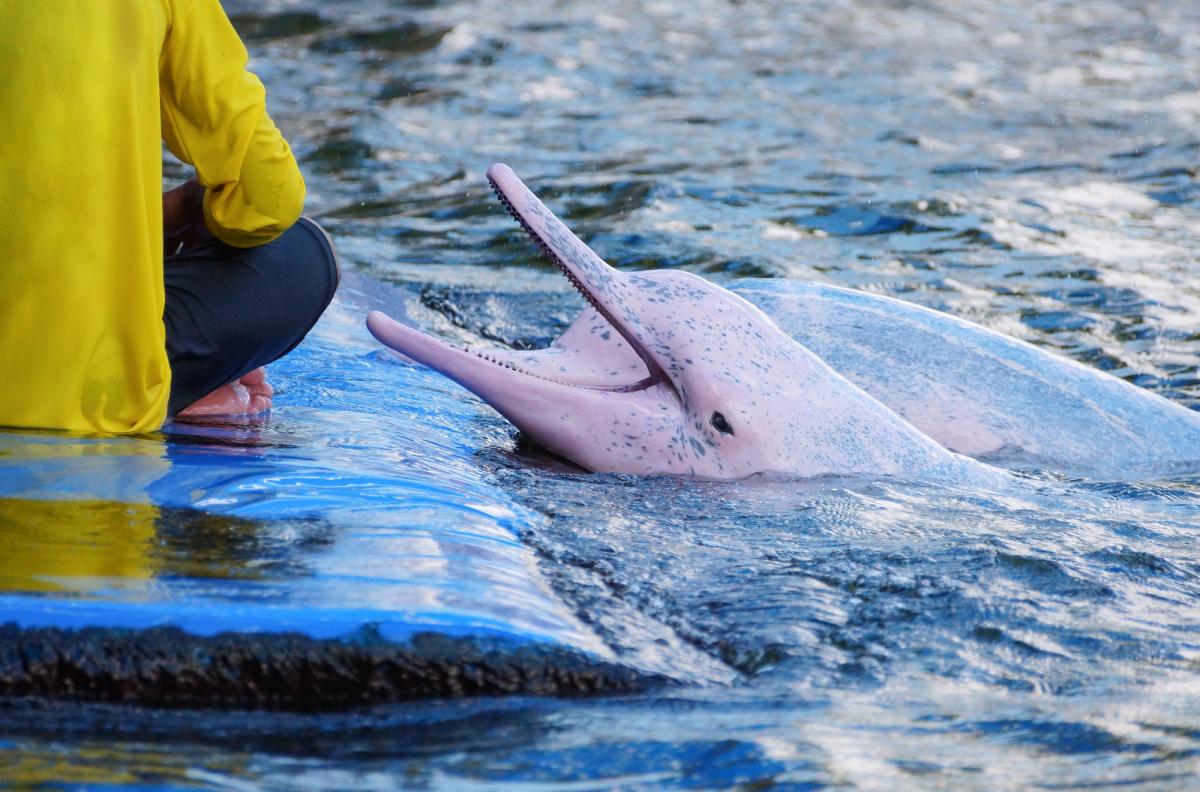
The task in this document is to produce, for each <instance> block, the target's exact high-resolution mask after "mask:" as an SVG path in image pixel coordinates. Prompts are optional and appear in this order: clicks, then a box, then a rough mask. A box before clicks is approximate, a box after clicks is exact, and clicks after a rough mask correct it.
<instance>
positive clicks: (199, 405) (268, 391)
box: [175, 368, 275, 421]
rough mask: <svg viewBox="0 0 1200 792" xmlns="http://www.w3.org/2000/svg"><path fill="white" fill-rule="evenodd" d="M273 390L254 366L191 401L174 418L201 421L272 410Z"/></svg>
mask: <svg viewBox="0 0 1200 792" xmlns="http://www.w3.org/2000/svg"><path fill="white" fill-rule="evenodd" d="M273 395H275V389H274V388H272V387H271V384H270V383H269V382H267V374H266V372H265V371H263V369H261V368H256V369H254V371H251V372H250V373H249V374H246V375H245V376H243V377H241V378H239V379H236V380H234V381H233V382H231V383H229V384H228V385H224V386H222V387H220V388H217V389H216V390H215V391H213V392H212V393H210V394H208V395H207V396H205V397H204V398H202V399H200V400H198V401H196V402H193V403H192V404H191V405H190V406H188V407H187V408H186V409H184V410H182V411H180V413H179V414H178V415H176V416H175V420H177V421H197V420H200V421H203V420H205V419H207V418H216V417H220V416H230V415H256V414H258V413H261V412H266V411H267V410H269V409H271V397H272V396H273Z"/></svg>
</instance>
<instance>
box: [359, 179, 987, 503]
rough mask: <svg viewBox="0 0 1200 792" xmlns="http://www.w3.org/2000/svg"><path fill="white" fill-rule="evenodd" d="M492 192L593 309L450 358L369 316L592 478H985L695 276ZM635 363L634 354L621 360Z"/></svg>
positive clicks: (440, 347) (520, 187)
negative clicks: (622, 268)
mask: <svg viewBox="0 0 1200 792" xmlns="http://www.w3.org/2000/svg"><path fill="white" fill-rule="evenodd" d="M487 176H488V180H489V181H490V182H491V184H492V187H493V188H494V189H495V190H496V193H497V195H498V196H499V197H500V200H501V201H503V202H504V204H505V205H506V206H507V207H508V209H509V211H510V212H511V213H512V215H513V217H514V218H516V220H517V221H518V222H519V223H520V224H521V225H522V226H523V227H524V229H525V231H526V232H527V233H528V234H529V235H530V236H531V237H532V238H533V240H534V241H535V242H536V243H537V244H538V245H539V246H540V247H541V248H542V250H543V251H544V252H545V254H546V255H547V256H548V257H549V258H550V259H551V260H552V261H553V262H554V263H555V264H556V265H557V266H558V267H559V269H561V270H562V272H563V274H564V275H566V276H567V278H568V279H569V280H570V281H571V283H572V284H574V286H575V287H576V288H577V289H578V290H579V291H580V293H582V294H583V296H584V297H585V298H586V300H587V301H588V303H589V304H590V306H591V308H590V309H588V310H586V311H585V312H584V314H583V315H582V316H581V317H580V318H579V319H577V320H576V321H575V323H574V324H573V325H572V326H571V327H570V328H569V329H568V330H567V332H566V333H564V334H563V336H562V337H561V338H559V339H558V340H557V341H556V342H555V343H554V345H552V346H551V347H550V348H549V349H547V350H542V351H540V352H529V353H516V352H502V351H498V350H473V349H471V348H460V347H456V346H453V345H450V344H448V343H446V342H444V341H441V340H439V339H436V338H433V337H430V336H428V335H425V334H424V333H421V332H420V331H418V330H416V329H413V328H411V327H408V326H406V325H402V324H400V323H398V322H396V321H394V320H393V319H391V318H390V317H388V316H386V315H384V314H382V313H380V312H377V311H376V312H373V313H372V314H371V315H370V316H368V317H367V327H368V328H369V329H370V331H371V333H372V334H373V335H374V336H375V337H376V338H377V339H379V341H381V342H382V343H384V344H386V345H387V346H389V347H391V348H392V349H394V350H396V351H398V352H400V353H402V354H403V355H406V356H407V357H409V358H411V359H413V360H415V361H417V362H419V363H422V364H424V365H426V366H429V367H430V368H433V369H435V370H436V371H438V372H440V373H441V374H443V375H445V376H447V377H449V378H450V379H452V380H454V381H455V382H457V383H459V384H460V385H462V386H464V387H466V388H468V389H469V390H471V391H473V392H474V393H475V394H476V395H478V396H479V397H480V398H481V399H483V400H484V401H486V402H487V403H488V404H490V405H491V406H492V407H494V408H495V409H496V410H497V411H498V412H499V413H500V414H501V415H503V416H504V417H505V418H507V419H508V420H509V421H511V422H512V423H513V424H514V425H515V426H516V427H517V428H518V429H520V430H521V431H522V432H523V433H524V434H525V435H526V436H528V437H529V438H530V439H532V440H533V441H534V442H536V443H538V444H539V445H541V446H542V447H544V448H546V449H547V450H549V451H551V452H553V453H555V454H558V455H560V456H562V457H565V458H567V459H569V460H571V461H573V462H575V463H576V464H578V465H581V466H582V467H584V468H587V469H589V470H592V471H597V472H624V473H636V474H663V473H665V474H679V475H688V476H699V477H705V478H714V479H735V478H742V477H746V476H751V475H755V474H768V475H776V476H785V477H797V478H808V477H815V476H826V475H833V476H858V475H869V476H877V475H887V476H897V477H902V478H916V477H920V478H936V479H941V480H946V479H964V478H978V477H982V476H986V475H989V472H990V470H991V469H990V468H988V467H987V466H985V465H982V464H980V463H977V462H975V461H974V460H971V459H968V458H966V457H964V456H961V455H959V454H957V453H954V452H952V451H948V450H947V449H946V448H944V447H942V446H941V445H939V444H938V443H936V442H934V441H933V440H931V439H930V438H929V437H927V436H926V435H924V434H922V433H921V432H920V431H918V430H917V429H915V428H913V426H911V425H910V424H908V423H906V422H905V421H904V420H903V419H901V418H900V417H899V416H897V415H896V413H894V412H892V410H890V409H889V408H887V407H885V406H884V405H883V404H882V403H880V402H879V401H878V400H876V399H875V398H873V397H872V396H870V395H869V394H867V393H866V392H865V391H863V390H862V389H861V388H859V387H858V386H856V385H854V384H853V383H851V382H850V381H849V380H847V379H846V378H844V377H842V376H841V375H840V374H838V373H837V372H835V371H834V370H833V369H831V368H830V367H829V366H827V365H826V364H825V363H824V362H823V361H822V360H821V359H820V358H818V357H817V356H816V355H814V354H813V353H812V352H810V351H809V350H807V349H806V348H805V347H803V346H801V345H800V344H799V343H797V342H796V341H795V340H793V339H792V338H791V337H790V336H788V335H787V334H786V333H784V332H783V331H782V330H780V329H779V327H778V326H776V324H775V322H773V321H772V320H771V319H770V318H769V317H768V316H767V315H766V314H764V313H763V312H762V311H760V310H759V309H758V308H756V307H755V306H753V305H751V304H750V303H749V302H747V301H746V300H744V299H743V298H741V297H739V296H737V295H735V294H733V293H732V292H729V291H727V290H725V289H723V288H721V287H720V286H717V285H716V284H713V283H710V282H709V281H706V280H704V279H703V278H700V277H698V276H696V275H693V274H691V273H687V272H682V271H678V270H659V271H653V272H645V273H632V274H627V273H622V272H619V271H618V270H615V269H613V268H612V267H610V266H609V265H608V264H606V263H605V262H604V261H603V260H601V259H600V257H599V256H597V255H596V254H595V253H594V252H593V251H592V250H591V249H590V248H589V247H588V246H587V245H585V244H584V243H583V242H582V241H581V240H580V239H578V238H577V237H576V236H575V235H574V234H572V233H571V232H570V231H569V230H568V229H567V227H566V226H565V225H563V223H562V222H561V221H560V220H559V219H558V218H557V217H555V216H554V215H553V214H552V213H551V212H550V210H549V209H547V208H546V207H545V206H544V205H543V204H542V202H541V201H539V200H538V199H537V197H536V196H534V195H533V193H531V192H530V191H529V190H528V189H527V188H526V187H525V185H524V184H522V183H521V181H520V180H519V179H518V178H517V177H516V175H515V174H514V173H513V172H512V171H511V170H510V169H509V168H508V167H507V166H505V165H493V166H492V167H491V168H489V169H488V173H487ZM631 352H632V353H633V354H630V353H631Z"/></svg>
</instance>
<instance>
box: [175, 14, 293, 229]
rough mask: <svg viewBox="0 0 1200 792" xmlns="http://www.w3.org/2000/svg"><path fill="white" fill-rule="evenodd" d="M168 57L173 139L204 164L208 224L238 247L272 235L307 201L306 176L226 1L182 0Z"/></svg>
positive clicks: (181, 152) (186, 156)
mask: <svg viewBox="0 0 1200 792" xmlns="http://www.w3.org/2000/svg"><path fill="white" fill-rule="evenodd" d="M171 6H172V11H173V13H172V18H171V21H170V25H169V28H168V31H167V36H166V40H165V42H164V44H163V49H162V54H161V56H160V59H159V88H160V91H159V93H160V95H161V97H162V131H163V140H164V141H165V142H166V144H167V147H168V148H169V149H170V150H171V153H173V154H174V155H175V156H176V157H178V158H179V159H180V160H182V161H184V162H187V163H189V164H191V165H193V166H194V167H195V168H196V178H197V180H198V181H199V183H200V184H201V185H203V186H204V187H205V188H206V189H205V191H204V197H203V202H202V211H203V216H204V224H205V226H206V227H207V229H208V230H209V231H210V232H211V233H212V234H213V235H214V236H216V237H217V238H218V239H220V240H221V241H222V242H225V243H226V244H229V245H233V246H235V247H252V246H254V245H261V244H263V243H265V242H269V241H271V240H272V239H274V238H275V237H277V236H279V235H280V234H282V233H283V232H284V231H286V230H287V229H288V228H289V227H290V226H291V225H292V223H294V222H295V221H296V218H297V217H299V216H300V211H301V209H302V208H303V205H304V179H303V178H302V177H301V175H300V169H299V167H298V166H297V165H296V159H295V157H294V156H292V150H291V149H290V148H289V147H288V144H287V141H285V140H284V139H283V135H281V134H280V132H279V129H278V128H276V126H275V124H274V123H273V122H272V121H271V118H270V116H268V115H267V108H266V91H265V89H264V88H263V85H262V83H261V82H260V81H259V79H258V78H257V77H255V76H254V75H253V74H251V73H250V72H249V71H246V62H247V60H248V56H247V53H246V48H245V47H244V46H243V45H242V42H241V39H239V38H238V35H237V33H236V32H235V31H234V29H233V26H232V25H231V24H230V23H229V19H228V18H227V17H226V16H225V12H224V10H223V9H222V8H221V5H220V3H219V2H218V1H217V0H176V2H174V3H172V4H171Z"/></svg>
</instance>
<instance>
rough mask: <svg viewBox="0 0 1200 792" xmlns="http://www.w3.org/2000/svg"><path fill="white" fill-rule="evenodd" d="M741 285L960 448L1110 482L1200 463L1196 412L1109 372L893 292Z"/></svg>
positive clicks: (876, 392)
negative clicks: (914, 302)
mask: <svg viewBox="0 0 1200 792" xmlns="http://www.w3.org/2000/svg"><path fill="white" fill-rule="evenodd" d="M781 287H782V288H781ZM736 290H737V292H738V293H739V294H741V295H742V296H744V297H745V298H746V299H748V300H749V301H750V302H752V303H754V304H755V305H757V306H758V307H760V308H761V309H762V310H764V311H765V312H767V313H768V314H770V316H771V317H772V318H773V319H774V320H775V322H776V323H777V324H778V325H779V326H780V327H781V328H782V329H783V330H784V331H785V332H786V333H788V334H789V335H791V336H792V337H794V338H795V339H796V340H797V341H799V342H800V343H802V344H803V345H804V346H806V347H807V348H809V349H811V350H812V351H813V352H814V353H816V354H817V355H819V356H820V357H821V359H823V360H824V361H825V362H826V363H828V364H829V365H830V366H831V367H833V368H834V369H835V370H837V371H838V373H840V374H842V375H844V376H845V377H846V378H847V379H849V380H850V381H851V382H854V383H855V384H856V385H858V386H859V387H861V388H863V389H864V390H865V391H867V392H868V393H870V394H871V395H872V396H874V397H876V398H877V399H879V400H880V401H881V402H883V403H884V404H886V405H887V406H888V407H890V408H892V409H893V410H894V411H895V412H897V413H899V414H900V415H901V416H903V417H904V419H905V420H907V421H908V422H909V423H911V424H912V425H913V426H915V427H917V428H918V429H920V430H921V431H922V432H924V433H925V434H927V435H929V436H930V437H932V438H933V439H934V440H937V441H938V442H939V443H941V444H942V445H944V446H946V447H947V448H950V449H953V450H955V451H958V452H959V453H962V454H966V455H968V456H971V457H975V458H983V459H987V460H989V461H994V462H997V463H1003V464H1005V465H1009V466H1011V465H1017V466H1021V467H1039V468H1044V469H1049V470H1054V471H1057V472H1060V473H1066V474H1069V475H1083V476H1089V477H1099V478H1105V479H1122V480H1128V479H1132V478H1143V477H1150V476H1160V475H1166V474H1171V473H1176V472H1190V471H1195V470H1198V469H1200V413H1198V412H1196V411H1194V410H1189V409H1187V408H1186V407H1183V406H1181V405H1179V404H1176V403H1174V402H1172V401H1169V400H1168V399H1165V398H1163V397H1162V396H1159V395H1158V394H1156V393H1153V392H1152V391H1149V390H1146V389H1145V388H1140V387H1138V386H1136V385H1133V384H1131V383H1129V382H1126V381H1125V380H1122V379H1119V378H1117V377H1114V376H1112V375H1111V374H1108V373H1106V372H1103V371H1099V370H1097V369H1094V368H1091V367H1089V366H1085V365H1083V364H1081V363H1077V362H1075V361H1073V360H1070V359H1068V358H1064V357H1061V356H1059V355H1055V354H1052V353H1050V352H1047V351H1046V350H1044V349H1041V348H1039V347H1035V346H1033V345H1032V344H1029V343H1026V342H1024V341H1020V340H1017V339H1015V338H1011V337H1009V336H1006V335H1003V334H1001V333H997V332H995V331H992V330H988V329H987V328H985V327H981V326H979V325H977V324H973V323H971V322H968V321H965V320H962V319H959V318H957V317H954V316H951V315H949V314H945V313H941V312H939V311H934V310H930V309H928V308H923V307H921V306H917V305H913V304H912V303H907V302H904V301H902V300H896V299H893V298H890V297H883V296H880V295H874V294H868V293H866V292H860V291H854V290H852V289H843V288H840V287H837V286H825V285H821V284H814V283H797V282H794V281H787V282H779V281H775V282H772V281H767V280H756V281H743V282H741V283H740V284H739V285H738V286H737V287H736Z"/></svg>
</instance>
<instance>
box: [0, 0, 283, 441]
mask: <svg viewBox="0 0 1200 792" xmlns="http://www.w3.org/2000/svg"><path fill="white" fill-rule="evenodd" d="M0 20H2V22H0V426H11V427H31V428H33V427H36V428H48V429H67V430H72V431H80V432H144V431H149V430H153V429H156V428H158V427H159V426H160V425H161V424H162V422H163V420H164V419H165V417H166V409H167V397H168V395H169V392H170V385H171V371H170V366H169V365H168V362H167V355H166V347H165V331H164V328H163V321H162V315H163V299H164V298H163V259H162V236H163V230H162V142H163V141H165V142H166V144H167V147H168V148H170V150H171V152H172V153H173V154H175V155H176V156H177V157H179V158H180V159H181V160H183V161H185V162H188V163H190V164H192V165H194V166H195V167H196V173H197V178H198V179H199V181H200V182H201V184H203V185H204V186H205V187H206V188H207V191H206V195H205V200H204V213H205V221H206V224H207V225H208V228H209V230H210V231H212V232H213V234H215V235H216V236H217V237H218V238H219V239H221V240H223V241H225V242H227V243H228V244H231V245H236V246H239V247H249V246H253V245H257V244H262V243H264V242H267V241H270V240H271V239H273V238H275V237H276V236H278V235H279V234H280V233H282V232H283V231H284V230H286V229H287V228H288V227H289V226H290V225H291V224H292V223H293V222H295V220H296V218H297V216H298V215H299V214H300V210H301V206H302V204H303V202H304V182H303V179H302V178H301V176H300V171H299V169H298V168H297V166H296V161H295V158H294V157H293V156H292V152H291V150H290V149H289V148H288V145H287V142H286V141H284V139H283V137H282V135H280V133H279V130H278V129H277V128H276V127H275V125H274V124H273V123H272V121H271V119H270V118H269V117H268V115H267V112H266V100H265V92H264V90H263V86H262V83H261V82H260V81H259V80H258V78H257V77H255V76H254V75H253V74H251V73H250V72H248V71H246V61H247V54H246V49H245V47H244V46H243V45H242V43H241V41H240V40H239V38H238V36H237V33H236V32H235V31H234V30H233V27H232V26H231V25H230V23H229V20H228V19H227V18H226V16H225V13H224V11H223V10H222V9H221V6H220V4H219V2H218V0H44V1H42V0H39V1H38V2H31V0H0Z"/></svg>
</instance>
